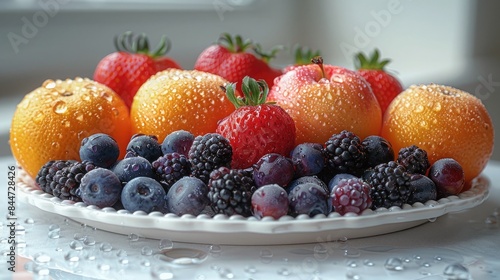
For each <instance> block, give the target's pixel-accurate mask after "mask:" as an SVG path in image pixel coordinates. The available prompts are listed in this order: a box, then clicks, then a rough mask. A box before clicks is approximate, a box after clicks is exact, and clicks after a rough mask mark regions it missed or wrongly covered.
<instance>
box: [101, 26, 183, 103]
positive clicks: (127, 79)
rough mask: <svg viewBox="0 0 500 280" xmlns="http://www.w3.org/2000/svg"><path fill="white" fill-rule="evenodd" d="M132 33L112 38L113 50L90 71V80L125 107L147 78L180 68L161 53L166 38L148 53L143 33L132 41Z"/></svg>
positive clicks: (165, 44) (164, 49) (166, 43)
mask: <svg viewBox="0 0 500 280" xmlns="http://www.w3.org/2000/svg"><path fill="white" fill-rule="evenodd" d="M132 36H133V34H132V33H131V32H125V33H124V34H123V35H122V36H120V38H115V47H116V49H117V51H116V52H114V53H111V54H109V55H107V56H105V57H104V58H103V59H102V60H101V61H99V63H98V64H97V67H96V69H95V72H94V80H95V81H97V82H99V83H102V84H105V85H107V86H108V87H110V88H111V89H113V90H114V91H115V92H116V93H117V94H118V95H120V97H122V99H123V100H124V101H125V103H126V104H127V106H129V108H130V106H131V104H132V100H133V99H134V96H135V93H136V92H137V90H138V89H139V88H140V87H141V86H142V84H143V83H144V82H145V81H146V80H147V79H149V77H151V76H152V75H154V74H155V73H156V72H158V71H162V70H165V69H167V68H177V69H181V67H180V66H179V64H177V62H175V61H174V60H173V59H171V58H169V57H166V56H164V55H165V54H166V53H167V52H168V51H169V49H170V43H169V42H168V41H167V39H166V37H163V38H162V41H161V42H160V44H159V47H158V48H157V50H156V51H154V52H150V50H149V43H148V39H147V37H146V35H144V34H141V35H140V36H138V37H137V39H136V41H135V42H133V38H132Z"/></svg>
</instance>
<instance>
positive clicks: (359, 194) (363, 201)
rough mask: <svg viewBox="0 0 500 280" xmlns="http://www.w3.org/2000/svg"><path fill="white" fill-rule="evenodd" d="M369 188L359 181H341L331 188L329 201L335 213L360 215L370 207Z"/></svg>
mask: <svg viewBox="0 0 500 280" xmlns="http://www.w3.org/2000/svg"><path fill="white" fill-rule="evenodd" d="M370 189H371V186H370V185H368V184H367V183H365V182H364V181H363V180H361V179H342V180H340V181H339V182H338V184H337V185H336V186H335V187H334V188H333V190H332V194H331V199H332V205H333V208H334V209H335V212H337V213H339V214H340V215H342V216H343V215H345V214H346V213H354V214H361V213H362V212H363V211H365V210H366V209H369V208H370V207H371V205H372V199H371V197H370Z"/></svg>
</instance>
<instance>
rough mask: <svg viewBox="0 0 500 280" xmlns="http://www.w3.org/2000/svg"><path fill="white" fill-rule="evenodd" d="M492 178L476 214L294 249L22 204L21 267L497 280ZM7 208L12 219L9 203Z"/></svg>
mask: <svg viewBox="0 0 500 280" xmlns="http://www.w3.org/2000/svg"><path fill="white" fill-rule="evenodd" d="M0 162H1V163H2V165H1V167H3V166H7V164H9V163H8V162H7V163H6V162H5V161H0ZM4 170H6V167H5V168H4ZM484 174H485V176H487V177H488V178H490V181H491V182H492V185H493V186H492V187H491V189H490V196H489V198H488V199H487V200H486V201H485V202H484V203H483V204H481V205H479V206H477V207H475V208H473V209H469V210H465V211H461V212H458V213H450V214H447V215H445V216H442V217H439V218H438V219H437V220H435V221H434V220H430V221H429V222H428V223H425V224H423V225H421V226H417V227H415V228H411V229H407V230H404V231H400V232H395V233H391V234H386V235H380V236H373V237H368V238H360V239H348V238H336V239H332V240H319V241H318V242H317V243H311V244H297V245H286V246H227V245H219V244H188V243H179V242H174V241H171V240H169V238H168V236H165V238H164V239H161V240H153V239H146V238H143V237H141V236H139V235H138V234H136V233H134V232H130V233H129V234H128V235H119V234H115V233H111V232H106V231H102V230H99V229H96V228H94V227H91V226H88V225H85V224H80V223H78V222H75V221H73V220H70V219H67V218H65V217H62V216H59V215H55V214H52V213H48V212H44V211H40V210H39V209H37V208H36V207H34V206H31V205H28V204H24V203H18V205H17V210H16V216H17V223H18V224H17V225H16V232H15V233H16V240H17V250H18V251H17V253H18V254H19V256H22V257H26V258H27V259H28V260H27V261H26V262H25V263H24V264H22V263H21V261H20V259H18V260H19V261H18V262H17V263H16V266H21V265H22V267H17V268H18V269H19V270H21V268H24V269H26V270H27V271H30V272H31V273H32V275H33V277H34V278H35V279H92V278H95V279H172V278H173V279H197V280H202V279H271V278H272V279H402V278H406V279H428V280H433V279H497V278H498V276H497V275H499V273H500V260H499V258H498V256H499V253H498V252H500V227H499V212H500V188H498V187H496V186H495V184H496V182H498V179H500V164H499V163H497V162H492V163H490V164H489V165H488V167H487V169H486V170H485V172H484ZM0 202H2V203H1V204H0V205H2V213H3V209H6V208H5V207H4V206H3V205H6V203H5V198H2V200H0ZM3 216H5V215H3ZM0 232H1V235H0V251H1V252H2V255H1V256H0V260H1V262H0V269H1V270H2V273H0V274H1V275H4V276H0V278H1V279H3V278H2V277H5V276H8V278H5V279H11V277H13V276H14V275H15V274H10V272H9V271H8V270H7V269H8V263H7V260H8V253H9V250H8V249H9V246H10V244H9V243H8V237H9V234H10V230H9V227H8V223H7V220H6V219H3V220H2V221H1V227H0ZM4 271H7V272H9V273H7V274H6V273H4ZM16 274H17V273H16ZM18 276H21V274H18ZM270 277H271V278H270Z"/></svg>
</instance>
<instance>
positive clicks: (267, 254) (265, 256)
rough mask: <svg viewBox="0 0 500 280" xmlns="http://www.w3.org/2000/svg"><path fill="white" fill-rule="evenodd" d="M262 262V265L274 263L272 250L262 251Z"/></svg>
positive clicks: (260, 254)
mask: <svg viewBox="0 0 500 280" xmlns="http://www.w3.org/2000/svg"><path fill="white" fill-rule="evenodd" d="M259 256H260V261H261V262H262V263H271V262H273V256H274V255H273V252H272V251H271V250H267V249H265V250H261V251H260V253H259Z"/></svg>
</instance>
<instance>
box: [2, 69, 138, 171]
mask: <svg viewBox="0 0 500 280" xmlns="http://www.w3.org/2000/svg"><path fill="white" fill-rule="evenodd" d="M97 132H102V133H107V134H109V135H110V136H111V137H113V138H114V139H115V140H116V141H117V142H118V144H119V147H120V151H121V154H122V156H123V155H124V154H125V149H126V145H127V143H128V141H129V140H130V137H131V133H130V118H129V113H128V109H127V106H126V105H125V103H124V102H123V100H122V99H121V98H120V97H119V96H118V95H116V94H115V92H114V91H112V90H111V89H110V88H108V87H106V86H104V85H102V84H99V83H97V82H94V81H92V80H89V79H83V78H75V79H74V80H71V79H67V80H64V81H61V80H57V81H53V80H46V81H45V82H44V83H43V84H42V86H41V87H39V88H37V89H35V90H33V91H32V92H30V93H28V94H27V95H26V96H25V97H24V98H23V100H22V101H21V102H20V103H19V104H18V105H17V108H16V111H15V113H14V116H13V118H12V125H11V128H10V147H11V150H12V154H13V155H14V158H15V159H16V160H17V162H18V164H19V165H20V166H21V167H22V168H23V169H24V170H26V172H27V173H28V174H29V175H30V176H31V177H32V178H34V177H36V175H37V173H38V171H39V169H40V168H41V167H42V166H43V164H45V163H46V162H47V161H49V160H80V156H79V149H80V143H81V140H82V139H83V138H85V137H87V136H89V135H91V134H94V133H97Z"/></svg>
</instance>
